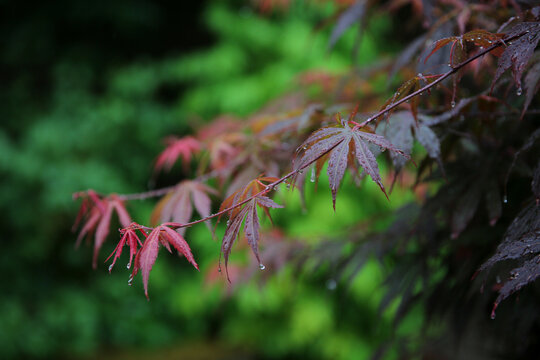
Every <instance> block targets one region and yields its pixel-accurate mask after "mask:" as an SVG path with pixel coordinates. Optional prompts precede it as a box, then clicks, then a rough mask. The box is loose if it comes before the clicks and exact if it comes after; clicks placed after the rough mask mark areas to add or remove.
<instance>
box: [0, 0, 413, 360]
mask: <svg viewBox="0 0 540 360" xmlns="http://www.w3.org/2000/svg"><path fill="white" fill-rule="evenodd" d="M308 3H309V2H304V1H297V2H292V3H291V4H290V6H288V7H287V8H286V10H283V11H281V10H275V11H263V10H262V9H261V8H260V7H258V6H256V5H254V3H251V2H248V1H239V0H238V1H232V0H229V1H173V0H161V1H150V0H129V1H127V0H119V1H112V2H111V1H92V2H88V1H71V0H54V1H26V2H24V3H22V2H19V1H0V9H1V10H0V19H1V21H0V28H1V34H2V41H1V42H0V64H1V65H0V76H1V79H2V86H1V87H0V98H1V106H0V119H1V124H2V126H1V128H0V182H1V186H0V207H1V208H0V213H1V214H2V215H1V216H0V222H1V228H2V240H1V244H2V248H1V251H0V270H1V274H2V284H3V286H2V292H1V295H0V334H1V336H0V358H3V359H5V358H18V357H26V358H88V359H92V358H101V359H103V358H111V359H112V358H115V359H123V358H145V359H148V358H156V359H157V358H160V359H162V358H182V359H273V358H280V359H298V358H305V359H364V358H367V357H368V356H369V355H370V354H372V353H373V352H374V351H375V350H376V349H377V348H378V347H379V346H380V345H381V344H384V343H385V342H386V341H388V340H389V339H390V338H391V337H392V335H393V330H392V326H391V323H392V311H393V308H392V307H389V308H388V309H387V310H386V311H385V312H384V313H382V314H380V313H379V310H378V308H379V302H380V300H381V297H382V295H383V293H384V291H385V290H384V286H383V284H382V281H383V272H384V271H385V269H382V268H381V267H380V266H379V265H378V264H377V263H376V262H375V261H373V262H370V261H368V263H367V265H366V266H365V267H364V269H363V270H362V271H361V272H360V274H359V275H358V276H356V277H355V278H354V279H352V281H351V282H350V283H345V282H344V281H342V280H340V279H335V278H334V274H333V273H332V271H331V269H330V268H328V267H325V266H324V263H323V264H322V265H321V264H318V265H321V266H311V267H310V264H309V261H308V263H307V264H304V265H303V266H302V267H299V266H298V265H295V264H291V265H287V266H285V267H284V268H283V269H281V270H280V271H279V272H278V273H277V274H276V275H273V276H265V273H264V272H260V273H257V274H256V275H255V276H253V277H251V279H250V280H249V281H246V282H243V283H240V284H235V286H234V288H228V285H227V284H226V281H225V280H224V279H223V277H218V279H217V280H216V279H214V278H213V277H212V273H213V272H215V271H216V266H217V259H218V257H219V241H216V240H213V239H212V237H211V234H210V233H209V232H208V230H207V229H206V228H205V227H204V226H200V227H194V228H193V229H189V230H188V233H187V237H188V238H189V239H190V240H189V241H190V244H191V246H192V249H193V251H194V253H195V255H196V257H197V260H198V262H199V264H200V265H201V272H200V273H197V272H194V271H193V269H192V268H190V267H189V266H188V264H187V263H186V262H184V261H178V259H177V257H175V256H169V255H168V254H165V253H163V254H162V255H160V261H158V262H157V264H156V265H155V267H154V270H153V271H152V274H151V280H150V301H149V302H148V301H147V300H146V298H145V297H144V294H143V291H142V285H141V283H140V280H138V279H137V281H136V283H135V284H134V286H132V287H129V286H127V278H128V272H127V270H124V265H121V266H118V267H117V268H116V269H115V271H113V273H112V274H111V275H109V274H108V272H107V265H105V264H102V266H100V267H99V268H98V269H97V270H96V271H93V270H92V269H91V257H92V255H91V252H92V250H91V248H90V247H88V246H82V247H81V248H80V249H79V250H77V251H76V250H75V249H74V242H75V237H76V236H75V235H74V234H73V233H72V232H71V226H72V224H73V221H74V218H75V215H76V212H77V206H78V204H77V203H75V202H73V201H72V199H71V194H72V193H73V192H76V191H80V190H85V189H88V188H92V189H95V190H97V191H99V192H101V193H110V192H117V193H131V192H140V191H144V190H147V189H148V188H149V186H154V185H155V184H149V179H151V178H152V162H153V161H154V159H155V157H156V155H157V154H158V153H159V152H160V151H161V150H162V149H163V144H162V139H163V138H164V137H165V136H167V135H170V134H176V135H180V136H181V135H185V134H189V133H190V132H191V131H192V129H193V127H196V126H198V125H200V124H202V123H205V122H209V121H211V120H212V119H213V118H215V117H216V116H219V115H222V114H228V115H230V116H235V117H239V118H243V117H245V116H247V115H249V114H251V113H253V112H254V111H256V110H258V109H259V108H261V107H262V106H263V105H265V104H266V103H268V102H269V101H271V100H272V99H273V98H275V97H277V96H279V95H281V94H283V93H285V92H287V91H294V90H295V89H297V88H298V87H299V86H301V85H300V83H299V82H298V76H299V74H301V73H302V72H304V71H306V70H311V69H326V70H332V71H339V70H342V69H347V68H349V67H350V66H351V64H352V57H351V54H352V53H353V51H352V49H353V44H354V42H355V41H356V38H357V33H356V32H355V31H354V30H350V31H348V32H347V33H346V34H345V35H344V36H343V37H342V38H341V39H340V40H339V42H338V43H337V44H336V46H335V47H334V49H333V50H332V51H331V52H328V40H329V35H330V31H331V27H328V26H326V27H317V26H318V25H320V24H321V23H324V21H327V20H328V19H329V18H330V17H331V16H332V14H334V12H335V5H334V4H332V2H319V3H317V2H315V3H313V4H308ZM391 32H392V24H391V22H390V21H389V19H388V18H386V17H385V16H383V15H381V16H377V17H374V18H372V19H370V20H369V21H368V23H367V25H366V31H365V33H364V35H363V37H362V40H361V43H360V48H359V50H358V52H357V58H356V60H355V61H356V62H357V63H358V64H370V63H373V62H374V61H377V60H378V59H381V57H383V56H384V54H386V53H388V52H392V51H395V50H396V49H399V47H400V45H399V43H397V42H398V41H397V40H392V37H391V36H389V34H390V33H391ZM394 33H395V32H394ZM179 174H181V171H180V170H178V169H177V172H176V173H175V172H174V171H173V172H172V173H171V174H170V175H168V176H169V177H170V178H167V177H166V176H165V178H164V179H161V180H159V181H161V182H163V183H166V182H167V181H169V182H171V181H172V180H171V179H173V178H175V176H176V179H177V180H178V178H177V177H178V175H179ZM323 178H324V177H321V181H323V182H324V181H325V180H324V179H323ZM348 183H349V182H347V184H345V186H344V188H343V190H342V194H341V196H340V199H339V201H338V209H337V210H338V214H339V216H335V215H334V214H333V210H332V208H331V205H330V203H331V200H330V193H329V191H327V190H326V189H325V185H324V184H322V186H321V188H322V189H324V191H318V192H317V193H312V192H311V191H308V194H309V197H308V202H309V203H310V206H309V207H308V210H307V212H305V211H304V212H303V211H302V207H301V205H300V203H299V201H298V198H297V197H296V195H294V194H293V195H290V194H286V193H285V192H281V193H280V194H278V199H279V201H283V202H288V204H289V206H288V207H287V209H286V210H284V211H282V212H280V213H277V212H276V215H275V221H276V222H277V223H279V224H280V225H281V226H282V228H283V229H284V231H285V233H286V234H287V235H288V236H291V237H297V238H298V239H299V241H302V242H304V243H308V244H314V243H317V242H318V241H320V240H321V239H324V237H325V236H328V235H335V234H339V232H340V231H343V229H344V228H345V227H346V226H350V225H352V224H355V223H358V221H359V220H362V219H369V218H370V216H373V215H377V216H378V217H377V219H378V221H379V223H380V224H379V226H384V224H385V221H384V216H381V215H384V214H388V213H389V212H390V210H391V209H393V208H396V207H397V206H398V205H400V204H402V203H403V202H404V201H406V200H407V199H410V197H411V196H412V195H410V194H405V193H401V192H400V191H399V189H398V190H396V192H395V193H394V194H393V197H392V202H391V203H388V202H387V201H386V199H385V198H384V196H383V195H382V194H381V193H380V191H379V190H378V189H377V187H376V186H375V185H373V184H371V183H369V184H366V186H364V187H363V188H362V189H361V190H360V192H358V190H357V189H353V187H352V185H349V184H348ZM349 191H350V193H351V194H352V193H353V191H354V194H355V197H352V196H347V192H349ZM154 204H155V201H153V200H148V201H140V202H136V203H130V204H129V205H128V207H129V210H130V212H131V214H132V215H133V217H134V218H135V219H136V220H137V221H139V222H141V223H144V222H147V219H148V217H149V214H150V212H151V210H152V206H153V205H154ZM381 219H382V220H381ZM267 225H268V224H267ZM267 225H266V227H267V228H268V227H269V226H267ZM114 226H116V225H113V228H114ZM219 231H221V230H218V232H219ZM113 248H114V241H111V240H110V239H109V241H108V242H107V243H106V244H105V246H104V251H103V254H105V253H107V254H108V253H110V252H111V251H112V249H113ZM102 260H103V259H102ZM212 279H213V280H212ZM419 314H420V312H416V313H415V312H414V311H412V312H411V313H410V314H409V317H408V319H406V320H405V321H404V322H403V323H402V325H401V326H400V328H399V329H398V332H405V333H408V334H414V332H415V331H417V329H418V328H419V327H418V323H419V322H421V321H422V318H421V315H419ZM390 354H392V352H390Z"/></svg>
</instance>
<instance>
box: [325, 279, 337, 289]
mask: <svg viewBox="0 0 540 360" xmlns="http://www.w3.org/2000/svg"><path fill="white" fill-rule="evenodd" d="M326 288H327V289H328V290H336V288H337V282H336V280H334V279H329V280H328V281H327V282H326Z"/></svg>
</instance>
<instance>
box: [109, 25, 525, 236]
mask: <svg viewBox="0 0 540 360" xmlns="http://www.w3.org/2000/svg"><path fill="white" fill-rule="evenodd" d="M525 34H527V32H526V31H524V32H522V33H520V34H518V35H514V36H511V37H509V38H507V39H504V40H503V39H501V40H500V41H499V42H497V43H495V44H493V45H492V46H490V47H488V48H486V49H484V50H483V51H481V52H479V53H478V54H476V55H474V56H472V57H470V58H469V59H467V60H465V61H464V62H462V63H460V64H458V65H456V66H454V67H452V69H451V70H449V71H448V72H446V73H444V74H442V75H441V76H440V77H439V78H437V79H436V80H434V81H433V82H432V83H429V84H427V85H425V86H424V87H422V88H420V89H418V90H417V91H415V92H413V93H411V94H409V95H407V96H406V97H404V98H403V99H401V100H399V101H397V102H395V103H393V104H391V105H389V106H387V107H386V108H384V109H383V110H381V111H379V112H378V113H376V114H375V115H372V116H371V117H369V118H368V119H367V120H365V121H364V122H362V123H360V124H356V125H355V126H354V128H353V130H356V129H358V128H361V127H364V126H366V125H367V124H369V123H370V122H372V121H373V120H375V119H377V118H378V117H380V116H382V115H384V114H386V113H387V112H389V111H390V110H392V109H394V108H395V107H397V106H399V105H400V104H402V103H404V102H406V101H408V100H410V99H411V98H413V97H415V96H418V95H420V94H421V93H423V92H424V91H426V90H429V89H431V88H432V87H433V86H435V85H437V84H438V83H440V82H441V81H443V80H444V79H446V78H448V77H449V76H451V75H452V74H454V73H456V72H457V71H459V70H460V69H461V68H463V67H464V66H466V65H467V64H469V63H471V62H473V61H474V60H476V59H478V58H480V57H482V56H484V55H485V54H487V53H489V52H491V51H492V50H494V49H496V48H498V47H499V46H501V45H506V44H505V41H511V40H515V39H518V38H520V37H522V36H523V35H525ZM339 144H340V143H337V144H336V145H334V146H332V147H331V148H330V149H328V150H327V151H326V152H324V153H322V154H321V155H320V156H318V157H316V158H315V159H313V160H311V161H309V162H307V163H306V164H304V165H302V166H301V167H299V168H298V169H296V170H293V171H291V172H289V173H288V174H286V175H284V176H283V177H281V178H279V179H278V180H276V181H274V182H272V183H270V184H268V185H266V188H265V189H264V190H261V191H259V192H257V193H256V194H253V195H251V196H250V197H248V198H246V199H244V200H242V201H240V202H239V203H237V204H234V205H231V206H230V207H228V208H226V209H223V210H221V211H219V212H217V213H215V214H211V215H209V216H206V217H204V218H201V219H199V220H195V221H191V222H188V223H185V224H181V226H178V227H176V228H185V227H190V226H192V225H196V224H199V223H203V222H205V221H208V220H211V219H213V218H215V217H218V216H221V215H224V214H226V213H228V212H229V211H231V210H234V209H236V208H237V207H240V206H242V205H244V204H246V203H248V202H249V201H251V200H253V199H255V198H256V197H257V196H260V195H263V194H266V193H268V192H269V191H271V190H273V189H274V188H275V187H276V186H277V185H279V184H281V183H283V182H284V181H286V180H287V179H289V178H290V177H292V176H293V175H295V174H298V173H301V172H302V171H303V170H304V169H305V168H307V167H308V166H310V165H312V164H313V163H314V162H316V161H317V160H318V159H320V158H321V157H322V156H324V155H326V154H327V153H328V152H330V151H332V150H333V149H334V148H335V147H336V146H337V145H339ZM213 172H216V173H215V174H212V173H213ZM218 173H219V172H218V171H216V170H214V171H212V172H210V173H208V174H205V175H203V176H201V177H199V178H201V179H209V178H212V177H214V176H216V175H217V174H218ZM211 174H212V175H211ZM199 178H197V179H195V180H196V181H197V180H199ZM199 181H200V180H199ZM176 186H177V185H174V186H169V187H165V188H162V189H157V190H152V191H147V192H144V193H137V194H126V195H117V196H118V197H119V198H120V199H121V200H143V199H147V198H151V197H158V196H162V195H165V194H167V193H169V192H171V191H173V190H174V189H175V188H176Z"/></svg>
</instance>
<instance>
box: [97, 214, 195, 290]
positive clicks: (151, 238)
mask: <svg viewBox="0 0 540 360" xmlns="http://www.w3.org/2000/svg"><path fill="white" fill-rule="evenodd" d="M180 226H181V224H178V223H172V222H168V223H164V224H161V225H159V226H157V227H155V228H153V229H152V228H147V227H144V226H141V225H139V224H137V223H131V224H130V225H129V226H127V227H126V228H124V229H121V230H120V233H121V234H122V238H121V239H120V241H119V242H118V245H117V246H116V248H115V249H114V251H113V252H112V254H111V255H110V256H109V258H107V260H106V261H108V260H109V259H110V258H111V257H112V256H113V255H114V258H113V262H112V264H111V265H110V266H109V272H111V271H112V268H113V267H114V264H115V263H116V260H117V259H118V258H119V257H120V256H121V255H122V249H123V248H124V246H129V263H128V265H127V268H128V269H130V268H131V264H132V261H133V257H134V256H135V263H134V265H133V270H132V273H131V276H130V278H129V282H128V284H129V285H131V283H132V281H133V278H134V277H135V275H137V273H138V272H139V271H140V272H141V273H142V280H143V285H144V293H145V295H146V297H147V298H148V277H149V275H150V271H151V270H152V267H153V266H154V263H155V262H156V259H157V256H158V251H159V246H160V245H161V246H163V247H165V249H167V251H169V252H170V253H172V250H171V245H172V246H173V247H174V248H175V249H176V251H178V255H180V256H182V255H183V256H185V258H186V259H187V260H188V261H189V262H190V263H191V264H192V265H193V266H194V267H195V268H196V269H197V270H199V265H197V263H196V262H195V259H194V258H193V254H192V253H191V249H190V247H189V245H188V243H187V242H186V240H184V237H183V236H182V235H180V234H179V233H178V231H175V230H173V228H175V229H176V228H179V227H180ZM137 232H138V233H139V234H140V236H141V237H142V239H144V243H143V242H141V240H140V238H139V235H137ZM139 245H140V246H141V248H140V249H139V250H138V246H139Z"/></svg>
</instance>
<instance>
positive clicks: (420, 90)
mask: <svg viewBox="0 0 540 360" xmlns="http://www.w3.org/2000/svg"><path fill="white" fill-rule="evenodd" d="M527 33H528V32H527V31H524V32H522V33H520V34H517V35H514V36H511V37H509V38H506V39H500V41H498V42H496V43H495V44H493V45H491V46H490V47H488V48H486V49H484V50H482V51H481V52H479V53H478V54H476V55H474V56H472V57H470V58H469V59H467V60H465V61H464V62H462V63H460V64H458V65H456V66H454V67H452V69H450V70H449V71H447V72H446V73H444V74H442V75H441V76H440V77H439V78H438V79H437V80H435V81H433V82H432V83H429V84H427V85H425V86H424V87H422V88H420V89H418V90H416V91H415V92H413V93H411V94H409V95H407V96H405V97H404V98H403V99H401V100H399V101H397V102H395V103H392V104H391V105H389V106H387V107H385V108H384V109H382V110H380V111H379V112H378V113H376V114H375V115H372V116H371V117H369V118H368V119H367V120H365V121H364V122H362V123H361V124H359V125H356V126H355V129H356V128H361V127H364V126H366V125H367V124H369V123H370V122H372V121H373V120H375V119H377V118H378V117H380V116H382V115H384V114H386V113H387V112H389V111H390V110H392V109H394V108H396V107H397V106H399V105H401V104H403V103H404V102H406V101H409V100H410V99H412V98H413V97H415V96H418V95H420V94H422V93H423V92H424V91H426V90H429V89H431V88H432V87H433V86H435V85H437V84H438V83H440V82H441V81H443V80H444V79H446V78H448V77H449V76H451V75H453V74H455V73H456V72H458V71H459V70H460V69H461V68H463V67H464V66H465V65H467V64H469V63H471V62H473V61H474V60H476V59H478V58H479V57H482V56H484V55H485V54H487V53H489V52H491V51H492V50H494V49H496V48H498V47H499V46H501V45H505V46H506V42H507V41H512V40H515V39H518V38H520V37H522V36H523V35H525V34H527Z"/></svg>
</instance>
